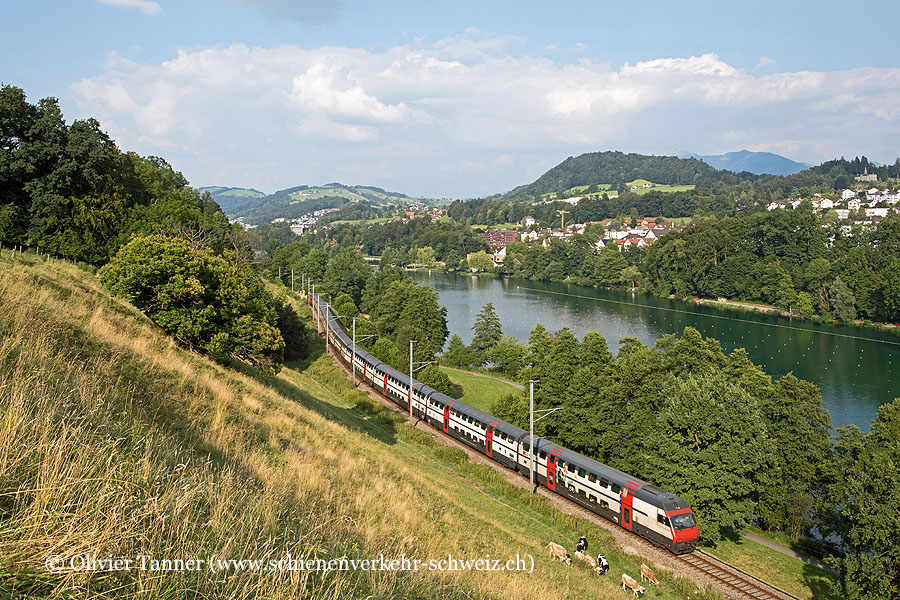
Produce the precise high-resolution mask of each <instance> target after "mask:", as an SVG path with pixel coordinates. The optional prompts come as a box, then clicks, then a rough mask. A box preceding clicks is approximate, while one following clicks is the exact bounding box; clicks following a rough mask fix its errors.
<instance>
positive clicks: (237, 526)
mask: <svg viewBox="0 0 900 600" xmlns="http://www.w3.org/2000/svg"><path fill="white" fill-rule="evenodd" d="M7 256H8V255H7V254H6V253H4V256H3V257H2V258H0V261H2V262H0V425H2V438H0V597H9V596H12V597H26V596H28V597H73V598H75V597H77V598H87V597H116V598H135V597H147V598H150V597H153V598H158V597H168V598H180V597H188V596H190V597H204V598H213V597H222V598H225V597H228V598H250V597H268V598H294V597H315V598H346V597H365V596H368V597H373V598H395V597H396V598H408V597H425V598H482V597H484V598H490V597H494V598H499V597H503V598H521V597H526V596H528V597H540V598H545V599H553V598H584V597H596V596H597V594H598V593H599V594H600V595H601V596H603V597H611V596H613V595H616V594H617V593H618V594H621V590H618V592H617V587H618V586H617V584H616V582H617V580H618V578H619V574H620V573H621V572H622V570H623V569H624V570H625V571H627V572H629V573H631V574H632V575H637V572H638V567H639V561H638V560H635V559H634V558H631V557H627V556H625V555H622V554H620V553H619V552H618V551H615V550H614V549H612V548H611V541H610V537H609V535H608V534H607V533H606V532H604V531H602V530H600V529H598V528H596V527H594V526H592V525H589V524H585V523H583V522H581V521H578V520H576V519H574V518H572V517H570V516H567V515H562V514H560V513H559V512H557V511H555V510H554V509H552V508H550V507H549V506H548V505H547V503H546V502H545V501H544V500H543V499H540V498H537V499H535V501H534V502H533V504H530V502H529V499H528V496H527V494H525V493H524V492H523V491H522V490H520V489H518V488H515V487H513V486H510V485H509V484H508V483H506V481H505V480H504V479H503V477H502V476H501V475H499V474H497V473H496V472H495V471H493V470H492V469H490V468H488V467H486V466H484V465H476V464H472V463H469V462H468V461H466V460H465V458H464V456H463V455H462V453H461V452H459V451H457V450H451V449H448V448H446V447H443V446H440V445H437V444H436V443H435V442H434V441H433V440H432V439H431V437H430V436H428V435H426V434H424V433H422V432H420V431H414V430H410V429H409V428H408V427H406V426H405V425H404V419H402V417H399V416H397V415H394V414H392V413H389V412H387V411H386V410H385V409H384V408H383V407H382V406H381V405H379V404H377V403H375V402H373V401H372V400H370V399H369V398H368V397H367V396H366V395H365V394H363V393H361V392H360V391H358V390H353V389H351V386H350V384H349V382H348V380H347V378H346V376H345V375H344V374H343V372H341V371H339V370H338V369H337V368H336V367H335V366H334V365H333V364H332V362H331V360H330V359H328V358H326V357H324V356H319V357H317V358H315V359H311V360H310V361H309V363H308V364H305V365H295V367H296V368H289V369H285V370H284V371H282V373H281V374H280V375H279V376H278V377H277V378H274V379H272V380H269V381H260V380H258V379H256V378H254V377H252V376H251V375H249V374H245V373H242V372H241V369H240V367H239V366H236V368H227V367H224V366H221V365H218V364H216V363H213V362H211V361H209V360H207V359H205V358H203V357H200V356H197V355H195V354H192V353H190V352H187V351H185V350H183V349H182V348H180V347H178V346H177V345H175V344H174V343H173V342H172V341H171V340H169V339H167V338H165V337H163V336H162V335H160V333H159V331H158V330H157V328H156V327H155V326H153V325H152V324H151V323H149V322H148V321H147V320H146V319H145V318H144V317H142V316H141V315H140V314H139V313H138V312H137V311H136V310H134V309H133V308H132V307H131V306H130V305H128V304H125V303H122V302H119V301H118V300H115V299H112V298H110V297H109V296H108V295H107V294H106V293H105V292H104V291H103V290H102V289H101V288H100V286H99V284H98V283H97V281H96V279H95V278H94V277H92V276H91V275H90V274H87V273H85V272H83V271H80V270H78V269H76V268H74V267H72V266H71V265H59V264H50V265H48V264H38V263H36V262H35V261H33V260H32V259H26V261H25V262H24V263H23V262H22V261H16V262H11V261H10V260H9V259H8V257H7ZM29 261H30V262H29ZM580 533H585V534H586V535H588V536H589V538H590V539H591V541H592V546H591V547H592V551H600V550H602V551H604V552H605V553H607V554H608V555H609V556H610V557H611V562H612V565H613V572H612V574H611V576H608V577H606V578H603V579H600V580H598V579H597V578H596V577H595V576H591V575H590V574H589V573H588V571H587V570H586V569H581V568H576V567H572V568H567V567H565V566H563V565H560V564H559V563H556V562H553V561H551V560H550V559H549V558H548V557H547V556H546V555H545V554H544V550H543V548H544V547H545V546H546V544H547V542H548V541H550V540H555V541H557V542H560V543H564V544H566V545H569V546H571V545H572V544H574V541H575V539H576V538H577V535H579V534H580ZM84 552H89V553H94V554H96V555H99V556H101V557H106V556H108V555H112V556H115V557H134V556H136V555H139V554H150V555H154V556H155V557H157V558H185V559H186V558H192V557H200V558H204V557H208V556H209V555H211V554H215V555H218V556H222V557H227V558H235V559H241V558H263V559H268V558H273V559H278V558H282V557H283V556H285V555H286V554H287V553H290V554H292V555H293V557H295V558H296V557H298V556H305V557H311V556H317V557H324V558H337V557H341V556H347V557H351V558H352V557H359V558H364V557H377V556H378V555H379V554H381V553H383V554H384V555H385V556H388V557H399V556H400V555H401V554H405V555H406V556H416V557H422V558H425V559H430V558H440V557H442V556H446V555H447V554H448V553H450V554H453V555H454V556H455V557H458V558H479V557H482V556H484V555H485V554H490V555H491V556H492V557H495V558H501V557H502V558H506V557H509V556H514V555H515V554H516V553H519V554H521V555H529V554H530V555H533V556H534V558H535V570H534V573H532V574H522V573H502V572H493V573H483V572H482V573H473V572H446V573H440V572H436V573H431V572H423V571H419V572H405V573H397V572H363V571H348V572H330V573H323V572H309V571H306V572H268V573H260V572H249V571H244V572H240V573H231V574H220V575H213V574H211V573H209V572H207V571H201V572H185V573H171V572H170V573H152V572H139V571H132V572H123V573H112V574H110V573H102V572H101V573H90V572H77V573H76V572H64V573H48V572H47V570H46V568H45V567H44V561H45V559H46V557H47V556H48V555H51V554H60V555H64V556H73V555H76V554H79V553H84ZM663 581H664V582H663V587H662V590H661V591H657V590H655V589H651V590H649V591H648V593H647V596H645V597H651V598H675V597H686V596H687V595H690V596H691V597H693V598H698V597H703V596H698V594H696V593H695V591H694V584H693V583H692V582H689V581H685V580H675V579H674V578H672V577H670V576H668V575H667V574H663ZM712 596H713V595H712V594H709V595H708V597H712Z"/></svg>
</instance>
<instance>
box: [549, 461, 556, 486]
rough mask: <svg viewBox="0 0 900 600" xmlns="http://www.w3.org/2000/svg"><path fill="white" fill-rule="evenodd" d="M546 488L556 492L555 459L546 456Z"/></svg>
mask: <svg viewBox="0 0 900 600" xmlns="http://www.w3.org/2000/svg"><path fill="white" fill-rule="evenodd" d="M547 487H548V488H550V489H551V490H553V491H554V492H555V491H556V457H555V456H554V455H552V454H547Z"/></svg>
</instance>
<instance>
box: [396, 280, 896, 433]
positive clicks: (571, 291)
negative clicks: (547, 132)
mask: <svg viewBox="0 0 900 600" xmlns="http://www.w3.org/2000/svg"><path fill="white" fill-rule="evenodd" d="M411 275H412V277H413V279H414V280H415V281H416V282H417V283H420V284H422V285H428V286H431V287H433V288H434V289H435V290H437V292H438V293H439V294H440V298H441V304H442V305H444V306H446V307H447V320H448V325H449V328H450V332H451V333H457V334H459V335H460V337H462V338H463V339H464V340H465V341H466V343H469V342H470V341H471V339H472V324H473V323H474V322H475V315H476V314H477V313H478V312H479V311H480V310H481V307H482V306H484V305H485V304H487V303H488V302H493V303H494V307H495V308H496V310H497V315H498V316H499V317H500V321H501V323H502V324H503V333H505V334H506V335H511V336H515V337H516V338H518V339H520V340H522V341H525V342H527V341H528V334H529V332H530V331H531V330H532V329H533V328H534V326H535V325H536V324H538V323H543V324H544V326H545V327H546V328H547V329H548V330H549V331H550V332H551V333H552V332H555V331H557V330H559V329H562V328H563V327H568V328H569V329H571V330H572V331H573V332H574V333H575V334H576V335H578V337H579V339H581V338H583V337H584V334H585V333H587V332H588V331H591V330H596V331H599V332H600V333H602V334H603V335H604V336H605V337H606V340H607V342H608V343H609V345H610V349H611V350H613V351H615V348H616V347H617V342H618V341H619V340H620V339H622V338H624V337H629V336H630V337H635V338H638V339H639V340H641V341H642V342H643V343H645V344H647V345H653V343H654V342H655V341H656V340H657V339H658V338H660V337H662V336H663V335H665V334H667V333H676V334H680V333H681V332H682V331H683V330H684V328H685V327H688V326H690V327H694V328H696V329H697V330H699V331H700V333H702V334H703V335H704V336H708V337H713V338H716V339H717V340H719V342H720V343H721V344H722V348H723V349H724V350H725V352H726V353H730V352H731V351H732V350H734V349H735V348H746V349H747V352H748V354H749V356H750V359H751V360H752V361H753V362H755V363H756V364H758V365H761V366H762V368H763V370H765V371H766V373H768V374H769V375H771V376H772V377H773V378H774V379H777V378H778V377H780V376H781V375H784V374H785V373H788V372H793V373H794V375H796V376H797V377H799V378H801V379H806V380H808V381H812V382H814V383H815V384H817V385H818V386H819V388H820V389H821V390H822V400H823V403H824V405H825V408H826V409H828V411H829V412H830V413H831V421H832V425H833V426H834V427H840V426H842V425H846V424H849V423H853V424H855V425H856V426H858V427H859V428H860V429H862V430H863V431H868V430H869V427H870V425H871V422H872V420H873V419H874V418H875V415H876V413H877V412H878V407H879V406H880V405H881V404H884V403H886V402H890V401H891V400H892V399H893V398H894V397H895V396H900V384H898V383H900V382H894V381H893V379H894V378H896V377H898V376H900V373H898V372H897V371H896V370H895V369H894V366H895V365H898V366H900V334H898V333H896V332H894V331H881V330H877V329H869V328H865V327H855V326H846V325H818V324H814V323H809V322H804V321H796V320H789V319H785V318H783V317H778V316H775V315H767V314H762V313H755V312H749V311H743V310H740V309H734V308H729V307H724V306H716V305H709V304H705V305H701V306H695V305H693V304H689V303H685V302H678V301H674V300H669V299H665V298H656V297H653V296H649V295H644V294H631V293H629V292H625V291H608V290H601V289H595V288H588V287H582V286H577V285H572V284H560V283H549V282H542V281H531V280H528V279H515V278H508V279H499V278H492V277H471V276H468V275H458V274H448V273H439V272H433V273H429V272H427V271H419V272H414V273H411Z"/></svg>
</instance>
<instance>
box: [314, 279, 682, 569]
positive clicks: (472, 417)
mask: <svg viewBox="0 0 900 600" xmlns="http://www.w3.org/2000/svg"><path fill="white" fill-rule="evenodd" d="M307 298H308V301H309V304H310V306H311V307H312V309H313V310H314V315H315V317H316V318H317V319H324V321H325V323H327V324H328V327H327V328H326V330H327V332H328V343H329V344H330V345H331V346H332V347H333V348H334V350H335V352H336V354H337V356H339V357H340V359H341V361H342V362H343V363H344V365H345V366H347V367H348V368H353V369H354V370H355V371H356V373H357V374H358V375H359V376H361V377H362V379H363V380H364V381H365V382H366V383H367V384H368V385H370V386H372V387H373V388H374V389H375V390H376V391H377V392H378V393H380V394H382V395H383V396H385V397H386V398H389V399H390V400H391V401H393V402H395V403H396V404H397V405H399V406H400V407H402V408H403V409H404V410H406V411H407V412H410V411H411V412H412V416H413V417H414V418H418V419H421V420H424V421H426V422H427V423H428V424H429V425H431V426H432V427H434V428H436V429H439V430H441V431H443V432H444V433H445V434H446V435H449V436H450V437H452V438H454V439H457V440H459V441H461V442H462V443H464V444H466V445H468V446H470V447H471V448H473V449H475V450H476V451H478V452H480V453H483V454H484V455H486V456H487V457H488V458H491V459H493V460H495V461H497V462H499V463H500V464H502V465H504V466H506V467H508V468H510V469H513V470H514V471H518V472H519V473H521V474H523V475H524V476H525V477H529V476H530V473H529V469H530V468H531V460H530V459H531V457H530V456H529V450H530V448H531V442H532V440H531V436H530V435H529V433H528V432H527V431H525V430H524V429H521V428H519V427H516V426H515V425H512V424H510V423H507V422H505V421H501V420H500V419H498V418H496V417H494V416H492V415H489V414H487V413H485V412H482V411H480V410H478V409H477V408H474V407H471V406H469V405H468V404H464V403H462V402H460V401H458V400H454V399H453V398H451V397H449V396H446V395H444V394H442V393H440V392H438V391H437V390H434V389H432V388H430V387H428V386H427V385H425V384H423V383H420V382H418V381H416V380H415V379H412V380H410V376H409V374H406V373H401V372H399V371H397V370H395V369H392V368H391V367H389V366H388V365H386V364H385V363H383V362H381V361H380V360H378V358H377V357H376V356H375V355H374V354H371V353H370V352H367V351H366V350H364V349H363V348H360V347H358V346H356V347H355V348H354V345H353V340H352V339H351V337H350V336H349V335H348V334H347V331H346V330H345V329H344V328H343V327H342V326H341V324H340V322H339V321H338V320H337V318H335V317H334V315H333V313H331V311H330V309H329V308H328V306H327V305H326V303H325V302H324V301H323V300H322V298H321V297H320V296H319V295H315V296H314V295H308V296H307ZM354 349H355V352H354ZM351 363H352V367H351ZM410 384H412V385H410ZM534 454H535V456H534V457H533V458H534V479H535V481H536V482H537V483H538V484H540V485H544V486H545V487H546V488H547V489H549V490H551V491H553V492H555V493H557V494H559V495H560V496H563V497H565V498H568V499H569V500H571V501H573V502H575V503H577V504H579V505H581V506H583V507H585V508H586V509H588V510H590V511H591V512H593V513H596V514H598V515H600V516H602V517H604V518H606V519H608V520H610V521H612V522H614V523H617V524H618V525H620V526H622V527H624V528H625V529H627V530H629V531H633V532H634V533H636V534H638V535H640V536H642V537H644V538H646V539H647V540H649V541H650V542H652V543H653V544H656V545H658V546H662V547H665V548H667V549H668V550H670V551H671V552H673V553H675V554H684V553H687V552H691V551H693V550H694V548H695V547H696V545H697V542H698V538H699V529H698V527H697V522H696V521H695V520H694V514H693V512H692V511H691V507H690V506H688V504H687V502H685V501H684V500H682V499H681V498H679V497H678V496H676V495H675V494H673V493H671V492H667V491H665V490H663V489H660V488H658V487H656V486H655V485H652V484H649V483H647V482H646V481H642V480H640V479H638V478H637V477H632V476H631V475H628V474H626V473H623V472H622V471H619V470H617V469H613V468H612V467H609V466H607V465H604V464H602V463H599V462H597V461H595V460H592V459H590V458H587V457H586V456H582V455H581V454H578V453H577V452H573V451H571V450H568V449H566V448H564V447H562V446H560V445H559V444H555V443H553V442H551V441H549V440H546V439H544V438H541V437H538V436H535V437H534Z"/></svg>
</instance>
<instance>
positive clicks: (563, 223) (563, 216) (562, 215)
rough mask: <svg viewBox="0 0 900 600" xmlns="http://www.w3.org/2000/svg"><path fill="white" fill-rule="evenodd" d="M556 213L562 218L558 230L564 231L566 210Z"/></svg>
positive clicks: (567, 212)
mask: <svg viewBox="0 0 900 600" xmlns="http://www.w3.org/2000/svg"><path fill="white" fill-rule="evenodd" d="M556 212H558V213H559V215H560V216H561V217H562V223H560V228H561V229H565V228H566V215H567V214H569V211H567V210H558V211H556Z"/></svg>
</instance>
